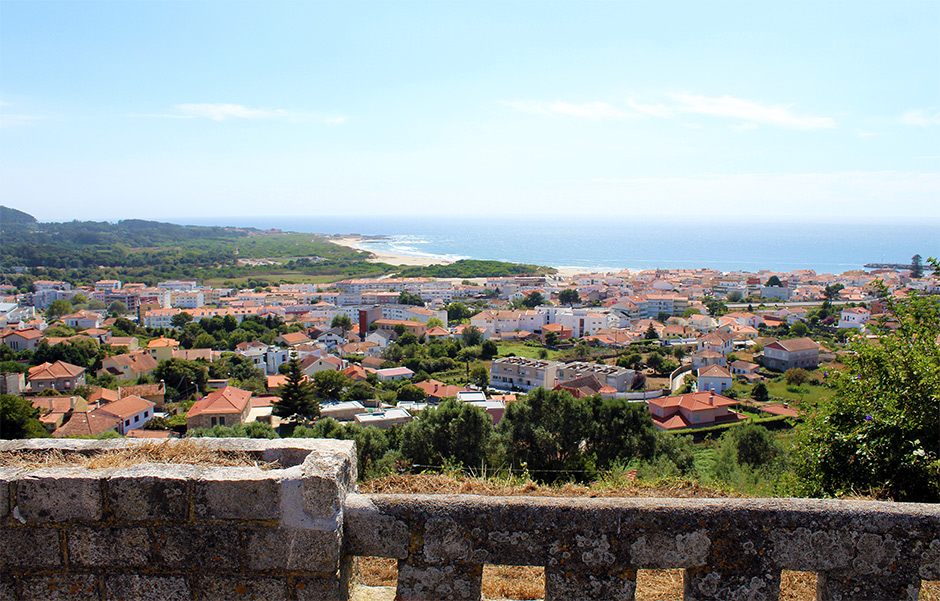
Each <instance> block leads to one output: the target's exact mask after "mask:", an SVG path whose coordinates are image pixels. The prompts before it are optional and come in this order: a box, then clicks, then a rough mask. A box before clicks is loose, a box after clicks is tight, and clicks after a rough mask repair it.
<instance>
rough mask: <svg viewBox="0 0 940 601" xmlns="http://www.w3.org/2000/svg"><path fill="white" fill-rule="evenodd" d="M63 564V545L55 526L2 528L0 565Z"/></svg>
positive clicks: (33, 566)
mask: <svg viewBox="0 0 940 601" xmlns="http://www.w3.org/2000/svg"><path fill="white" fill-rule="evenodd" d="M61 565H62V545H61V543H60V542H59V531H58V530H56V529H55V528H34V527H27V528H17V527H9V526H7V527H3V528H0V566H4V567H7V568H28V569H34V570H35V569H40V570H41V569H49V568H56V567H58V566H61Z"/></svg>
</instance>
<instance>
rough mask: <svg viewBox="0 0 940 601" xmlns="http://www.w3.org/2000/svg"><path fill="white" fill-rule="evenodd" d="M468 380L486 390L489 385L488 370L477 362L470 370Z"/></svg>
mask: <svg viewBox="0 0 940 601" xmlns="http://www.w3.org/2000/svg"><path fill="white" fill-rule="evenodd" d="M470 382H471V383H472V384H473V385H475V386H478V387H479V388H480V390H486V388H487V387H488V386H489V385H490V370H488V369H486V366H485V365H483V364H482V363H478V364H476V365H474V366H473V369H471V370H470Z"/></svg>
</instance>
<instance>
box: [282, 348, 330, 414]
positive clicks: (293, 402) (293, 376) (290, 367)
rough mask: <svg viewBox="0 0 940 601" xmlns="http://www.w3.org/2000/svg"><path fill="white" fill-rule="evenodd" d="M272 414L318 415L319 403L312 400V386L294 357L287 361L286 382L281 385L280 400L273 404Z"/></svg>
mask: <svg viewBox="0 0 940 601" xmlns="http://www.w3.org/2000/svg"><path fill="white" fill-rule="evenodd" d="M274 414H275V415H277V416H278V417H290V416H292V415H300V416H303V417H306V418H314V417H319V416H320V404H319V403H317V402H316V401H314V400H313V388H312V387H311V386H310V384H309V383H308V382H307V381H306V378H305V376H304V372H303V371H301V369H300V361H298V360H297V358H296V357H295V358H293V359H291V360H290V361H288V363H287V382H286V383H285V384H284V386H282V387H281V400H280V401H278V402H277V403H276V404H275V407H274Z"/></svg>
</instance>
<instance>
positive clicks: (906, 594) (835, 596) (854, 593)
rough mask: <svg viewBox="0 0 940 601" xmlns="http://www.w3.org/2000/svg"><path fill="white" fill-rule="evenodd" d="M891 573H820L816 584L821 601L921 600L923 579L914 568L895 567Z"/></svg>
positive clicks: (850, 571) (846, 571) (852, 571)
mask: <svg viewBox="0 0 940 601" xmlns="http://www.w3.org/2000/svg"><path fill="white" fill-rule="evenodd" d="M895 568H896V569H893V570H891V573H890V574H887V575H879V576H872V575H871V574H865V573H859V572H857V571H854V570H835V571H831V572H820V573H819V576H818V579H817V585H816V598H817V600H818V601H845V600H847V599H852V601H883V600H887V599H890V600H894V599H898V600H900V599H917V597H918V594H919V591H920V579H919V578H918V577H917V574H916V568H915V567H914V566H911V565H908V564H906V565H903V566H895Z"/></svg>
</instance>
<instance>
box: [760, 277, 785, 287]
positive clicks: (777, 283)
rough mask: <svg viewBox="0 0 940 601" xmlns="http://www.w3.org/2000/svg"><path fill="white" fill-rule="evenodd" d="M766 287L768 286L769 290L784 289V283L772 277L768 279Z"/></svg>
mask: <svg viewBox="0 0 940 601" xmlns="http://www.w3.org/2000/svg"><path fill="white" fill-rule="evenodd" d="M764 285H765V286H767V287H768V288H782V287H783V283H782V282H781V281H780V278H778V277H777V276H775V275H772V276H770V277H769V278H767V283H766V284H764Z"/></svg>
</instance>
